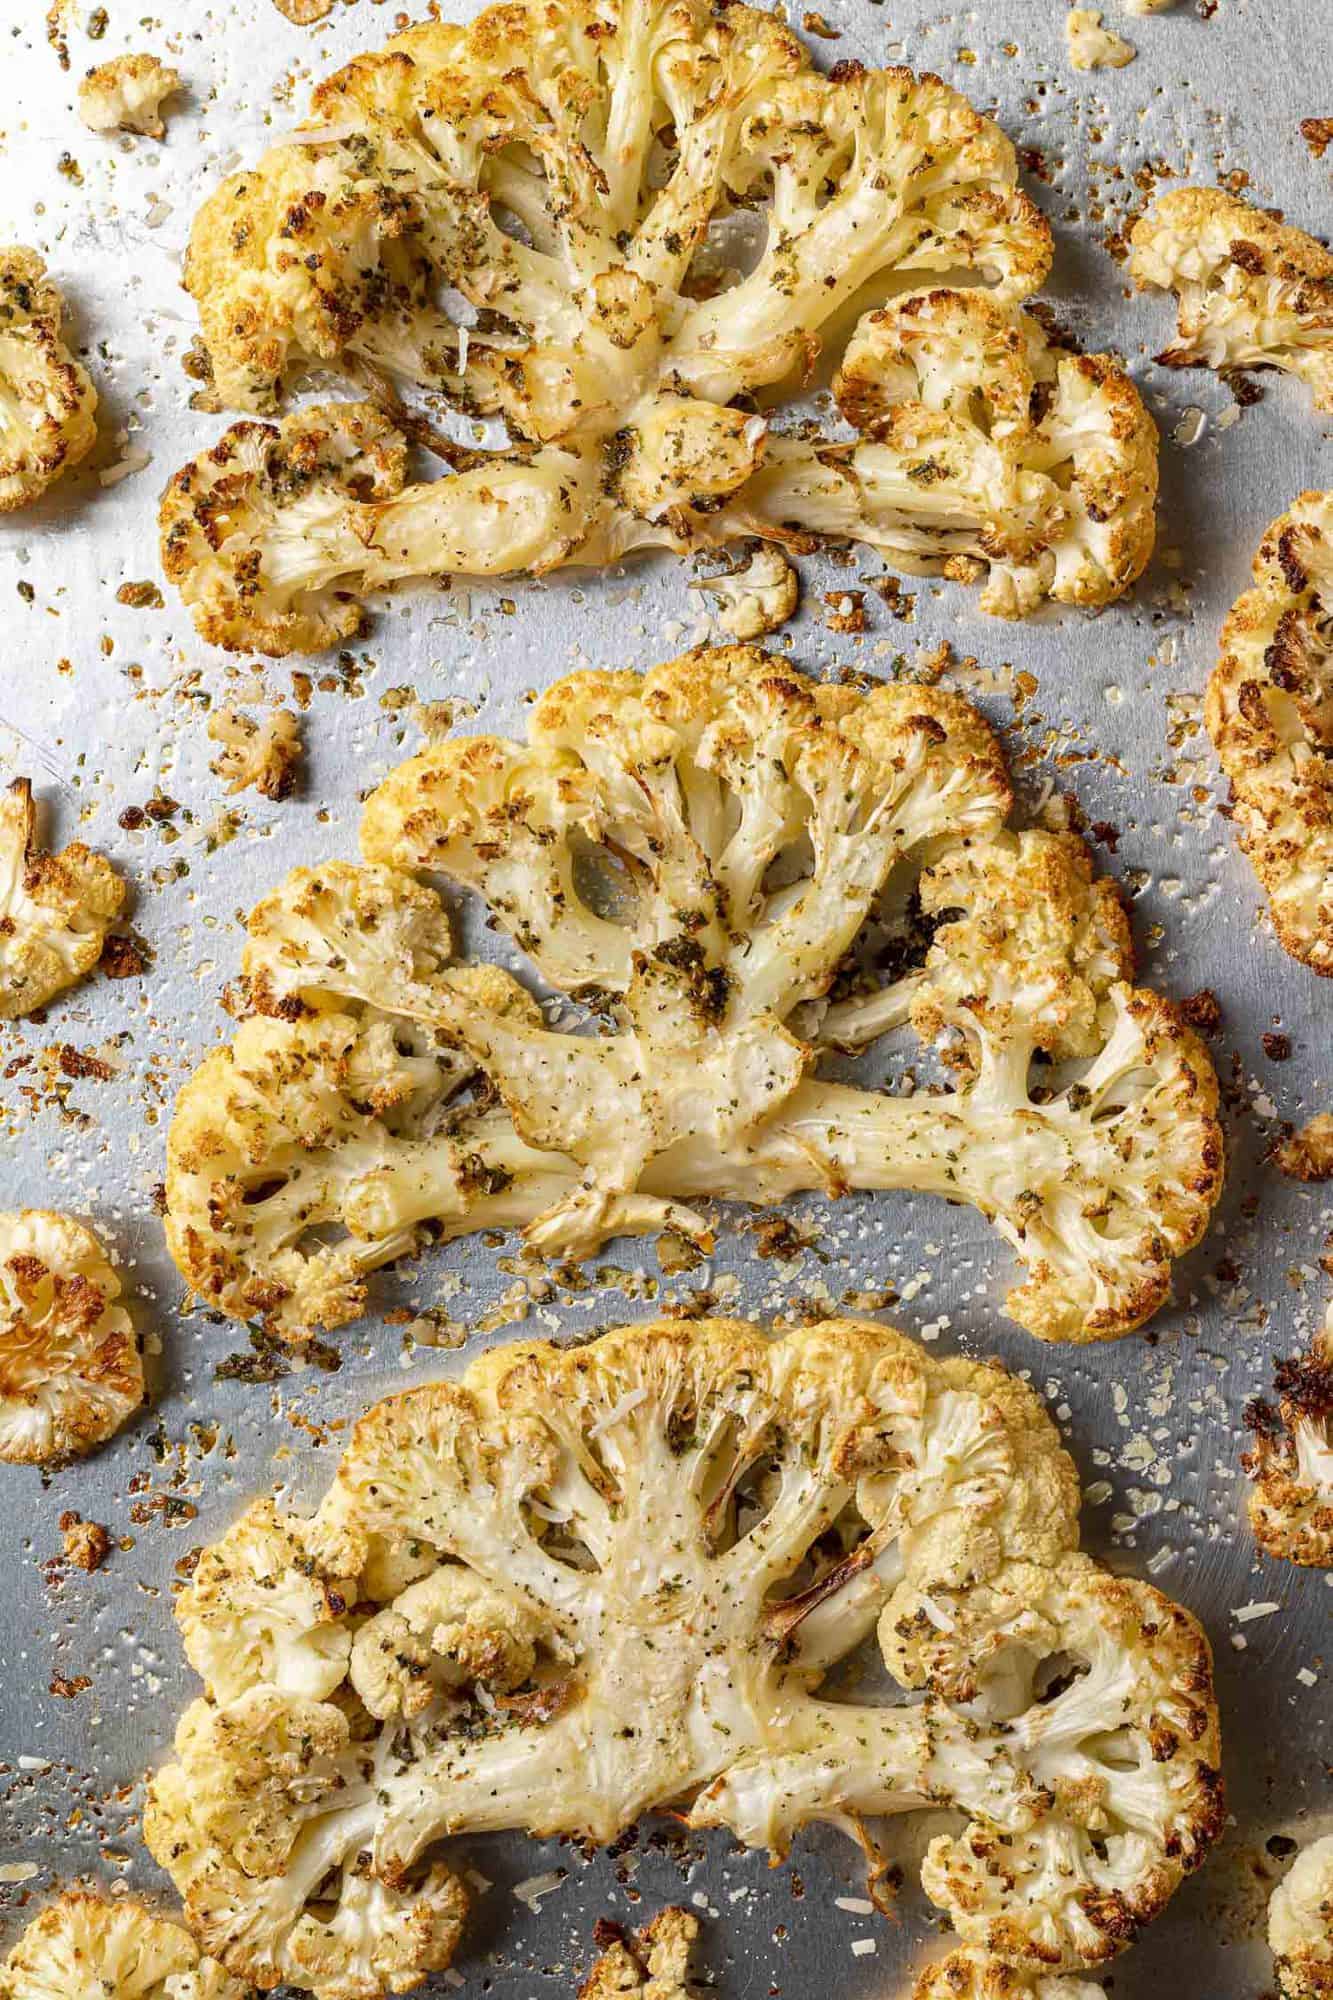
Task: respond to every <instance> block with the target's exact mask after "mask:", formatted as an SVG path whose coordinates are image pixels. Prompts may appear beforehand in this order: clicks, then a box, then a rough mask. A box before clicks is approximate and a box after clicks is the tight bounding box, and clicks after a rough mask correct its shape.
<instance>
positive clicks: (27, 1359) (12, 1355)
mask: <svg viewBox="0 0 1333 2000" xmlns="http://www.w3.org/2000/svg"><path fill="white" fill-rule="evenodd" d="M119 1297H120V1279H119V1277H118V1276H117V1274H116V1272H115V1269H114V1268H113V1266H112V1264H111V1263H110V1261H109V1259H108V1257H107V1254H106V1251H105V1250H104V1249H103V1247H102V1245H101V1244H100V1243H99V1242H98V1240H97V1238H96V1237H95V1236H94V1235H93V1233H92V1231H91V1230H90V1229H85V1228H84V1226H83V1224H82V1223H79V1222H75V1221H74V1220H73V1218H72V1217H71V1216H68V1215H60V1214H57V1213H56V1212H55V1211H54V1210H51V1209H43V1208H24V1209H19V1210H17V1211H14V1212H11V1213H9V1214H5V1215H0V1458H5V1459H9V1460H10V1461H11V1462H12V1463H14V1464H18V1465H55V1464H59V1463H61V1462H62V1461H63V1460H65V1459H69V1458H77V1457H81V1456H82V1455H83V1454H84V1453H85V1452H89V1451H93V1450H95V1449H96V1447H97V1446H98V1445H99V1444H102V1443H104V1442H105V1440H106V1439H107V1438H109V1437H110V1436H111V1435H112V1434H113V1432H115V1431H118V1430H119V1429H120V1427H121V1425H122V1424H123V1423H125V1422H126V1420H127V1419H128V1418H129V1417H131V1416H133V1414H134V1412H135V1411H136V1410H137V1409H138V1407H139V1405H140V1404H141V1403H142V1402H143V1396H144V1378H143V1362H142V1360H141V1359H140V1356H139V1347H138V1343H137V1341H136V1340H135V1337H134V1327H133V1324H132V1323H131V1320H130V1316H129V1314H128V1313H127V1312H126V1310H125V1308H124V1307H123V1306H122V1305H118V1304H117V1300H118V1299H119Z"/></svg>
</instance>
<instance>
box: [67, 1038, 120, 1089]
mask: <svg viewBox="0 0 1333 2000" xmlns="http://www.w3.org/2000/svg"><path fill="white" fill-rule="evenodd" d="M58 1060H59V1063H60V1068H61V1071H62V1073H63V1074H64V1075H65V1076H72V1077H79V1078H82V1077H92V1078H93V1079H94V1080H95V1081H96V1082H97V1083H110V1081H111V1079H112V1077H114V1076H115V1074H116V1072H115V1070H114V1069H113V1068H112V1067H111V1064H110V1063H109V1062H104V1061H103V1060H102V1058H101V1056H94V1055H90V1054H89V1053H88V1051H87V1050H86V1049H76V1048H75V1047H74V1045H73V1043H72V1042H62V1043H61V1044H60V1048H59V1055H58Z"/></svg>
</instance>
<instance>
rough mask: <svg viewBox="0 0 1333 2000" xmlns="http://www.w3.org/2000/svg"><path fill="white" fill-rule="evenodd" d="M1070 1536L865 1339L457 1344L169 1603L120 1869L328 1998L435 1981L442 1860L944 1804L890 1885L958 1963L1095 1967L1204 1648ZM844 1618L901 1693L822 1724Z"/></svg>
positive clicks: (1169, 1886)
mask: <svg viewBox="0 0 1333 2000" xmlns="http://www.w3.org/2000/svg"><path fill="white" fill-rule="evenodd" d="M1077 1510H1078V1480H1077V1475H1076V1472H1075V1469H1074V1466H1073V1464H1072V1463H1071V1461H1070V1460H1069V1458H1068V1457H1067V1456H1066V1454H1065V1453H1064V1451H1063V1450H1062V1449H1061V1447H1060V1443H1059V1439H1058V1437H1057V1434H1056V1432H1055V1429H1054V1426H1053V1425H1052V1424H1051V1423H1050V1421H1049V1419H1048V1418H1047V1417H1046V1415H1045V1413H1044V1410H1043V1409H1042V1406H1041V1404H1040V1401H1039V1399H1038V1398H1037V1397H1036V1396H1035V1395H1034V1394H1033V1392H1032V1391H1031V1390H1029V1389H1028V1388H1026V1387H1025V1386H1024V1385H1023V1384H1021V1383H1019V1382H1018V1381H1016V1380H1014V1379H1012V1378H1011V1377H1009V1376H1007V1375H1006V1374H1005V1373H1004V1372H1003V1371H1002V1370H1001V1369H999V1368H997V1367H993V1366H988V1365H982V1364H978V1363H974V1362H971V1361H967V1360H963V1359H951V1360H945V1361H942V1362H937V1361H934V1360H933V1359H931V1358H929V1357H928V1356H927V1355H926V1354H925V1353H924V1352H923V1351H922V1350H921V1349H920V1348H919V1347H917V1346H916V1345H914V1343H913V1342H911V1341H909V1340H907V1339H906V1338H904V1337H903V1336H902V1335H901V1334H898V1333H895V1332H894V1331H893V1330H892V1329H890V1328H888V1327H884V1326H880V1325H876V1324H872V1323H870V1322H859V1321H850V1320H843V1321H838V1320H834V1321H828V1322H826V1323H824V1324H822V1325H820V1326H818V1327H815V1328H809V1329H803V1330H801V1331H799V1332H794V1333H790V1334H788V1335H786V1336H785V1337H784V1338H782V1339H772V1340H770V1339H768V1338H767V1337H766V1336H765V1335H764V1334H763V1333H762V1332H760V1331H759V1330H758V1329H756V1328H753V1327H749V1326H745V1325H742V1324H740V1323H738V1322H735V1321H725V1320H711V1321H710V1320H704V1321H699V1322H695V1323H692V1324H685V1323H681V1322H660V1323H650V1324H647V1325H642V1326H638V1327H629V1328H622V1329H620V1330H618V1331H616V1332H613V1333H609V1334H606V1335H603V1336H602V1337H601V1338H600V1339H598V1340H596V1341H593V1342H592V1343H591V1344H589V1345H586V1346H583V1347H581V1348H578V1349H573V1350H570V1349H559V1348H556V1347H553V1346H551V1345H549V1344H546V1343H542V1342H533V1343H519V1344H514V1345H511V1346H508V1347H501V1348H497V1349H493V1350H492V1351H491V1352H490V1353H488V1354H485V1355H483V1356H481V1357H480V1359H478V1360H477V1361H474V1363H473V1364H472V1366H471V1367H470V1368H469V1370H468V1372H467V1374H466V1376H465V1377H464V1378H463V1380H462V1381H461V1382H459V1383H448V1382H439V1383H434V1384H432V1385H429V1386H427V1387H425V1388H422V1389H419V1390H416V1391H414V1392H412V1393H409V1394H407V1395H403V1396H397V1397H393V1398H391V1399H390V1400H388V1401H387V1402H384V1403H380V1404H378V1405H377V1406H375V1407H374V1408H373V1409H371V1410H370V1411H368V1412H367V1414H366V1415H365V1416H364V1417H363V1418H362V1419H361V1421H360V1423H359V1424H358V1425H357V1427H356V1430H355V1431H354V1433H353V1436H352V1440H351V1443H350V1445H349V1448H348V1450H347V1452H346V1455H345V1456H344V1458H343V1461H342V1463H341V1465H340V1467H339V1469H338V1472H337V1474H336V1476H335V1478H334V1481H333V1484H332V1486H331V1487H330V1489H329V1491H328V1492H327V1494H326V1495H325V1497H324V1499H323V1500H322V1502H321V1503H320V1505H319V1507H318V1509H317V1510H316V1512H315V1513H314V1515H313V1516H312V1517H310V1518H308V1519H305V1518H299V1517H296V1516H286V1517H281V1516H277V1515H275V1514H274V1512H273V1510H272V1508H271V1507H269V1506H268V1505H267V1503H265V1505H264V1506H263V1507H261V1508H260V1509H259V1510H252V1511H251V1512H250V1513H248V1514H246V1515H244V1516H243V1517H242V1518H241V1520H240V1521H239V1522H238V1524H237V1525H236V1527H235V1528H233V1529H232V1530H231V1532H230V1533H229V1534H228V1535H227V1536H225V1537H224V1538H223V1540H222V1541H221V1542H220V1543H219V1544H217V1546H216V1547H215V1549H214V1550H213V1551H212V1552H211V1559H212V1567H211V1569H210V1572H209V1576H208V1579H207V1583H206V1596H205V1598H204V1600H202V1601H201V1600H200V1599H198V1598H197V1597H196V1595H195V1592H196V1590H197V1588H198V1586H197V1585H196V1584H191V1585H190V1586H188V1587H187V1588H186V1590H185V1591H184V1592H183V1593H182V1595H181V1598H180V1600H179V1608H180V1616H181V1622H182V1626H183V1630H184V1634H185V1643H186V1649H187V1651H188V1653H189V1656H190V1658H191V1660H192V1662H193V1663H194V1664H195V1665H196V1666H197V1667H200V1668H201V1670H202V1671H203V1672H204V1673H205V1675H206V1679H207V1686H206V1693H205V1697H204V1698H203V1699H201V1700H199V1701H196V1702H195V1703H194V1705H193V1706H192V1707H191V1708H190V1709H189V1710H188V1711H187V1712H186V1714H185V1716H184V1718H183V1719H182V1722H181V1724H180V1727H179V1730H178V1732H177V1736H176V1751H175V1760H174V1761H173V1762H171V1763H169V1764H168V1765H167V1766H166V1767H165V1769H163V1770H161V1771H160V1772H159V1773H158V1774H157V1775H156V1777H155V1778H154V1779H153V1780H152V1781H151V1784H150V1787H149V1797H148V1804H147V1808H146V1811H145V1816H144V1829H145V1835H146V1838H147V1841H148V1844H149V1847H150V1848H151V1850H152V1852H153V1854H154V1856H155V1857H156V1859H157V1860H158V1861H159V1862H160V1863H161V1864H162V1866H163V1867H164V1868H166V1869H167V1871H168V1872H169V1873H170V1875H171V1876H172V1878H173V1880H174V1882H175V1884H176V1886H177V1888H178V1889H179V1891H180V1893H181V1894H182V1896H183V1897H184V1899H185V1906H186V1912H187V1915H188V1917H189V1920H190V1923H191V1925H192V1926H193V1928H194V1931H195V1934H196V1936H197V1937H198V1939H199V1941H200V1944H201V1946H202V1947H203V1948H204V1949H205V1950H207V1951H209V1952H212V1953H214V1954H215V1955H216V1956H217V1957H219V1958H220V1959H221V1960H222V1961H223V1963H224V1964H225V1965H226V1966H227V1968H228V1970H229V1971H231V1972H232V1973H234V1974H235V1975H236V1976H237V1977H238V1978H249V1979H253V1980H255V1981H256V1983H257V1984H259V1985H261V1986H263V1987H269V1986H272V1985H275V1984H279V1983H281V1982H284V1981H285V1982H287V1983H289V1984H291V1985H293V1986H295V1987H297V1988H298V1989H300V1990H304V1991H309V1992H312V1993H315V1994H317V1995H320V1996H323V2000H362V1996H370V1995H373V1994H377V1993H379V1992H380V1991H381V1989H382V1988H385V1987H387V1988H388V1989H389V1990H391V1991H393V1992H403V1991H407V1990H408V1989H409V1988H411V1987H412V1986H413V1985H414V1984H415V1983H416V1982H418V1981H419V1980H421V1979H423V1978H424V1977H425V1975H426V1974H427V1972H429V1971H432V1970H439V1969H441V1968H443V1967H444V1966H445V1965H447V1963H448V1961H449V1958H450V1956H451V1954H452V1952H453V1950H454V1947H455V1944H456V1942H457V1939H458V1936H459V1932H460V1929H461V1925H462V1921H463V1915H464V1892H463V1889H462V1887H461V1884H460V1881H459V1878H458V1876H457V1875H456V1874H455V1873H454V1872H453V1861H452V1858H451V1856H450V1855H449V1853H448V1851H447V1850H445V1851H444V1852H443V1853H442V1852H441V1851H440V1850H439V1849H438V1846H437V1843H439V1842H440V1841H441V1840H442V1839H445V1838H446V1837H447V1838H448V1839H450V1840H452V1839H453V1838H454V1837H456V1836H462V1835H466V1834H468V1833H472V1832H486V1831H496V1830H500V1829H504V1828H522V1829H525V1830H527V1831H528V1832H530V1833H531V1834H533V1835H535V1836H537V1837H539V1838H545V1837H549V1836H553V1835H557V1834H568V1835H571V1836H573V1837H574V1838H579V1839H591V1840H596V1841H603V1842H606V1841H611V1840H613V1839H615V1838H616V1836H617V1835H618V1834H619V1833H620V1832H621V1831H622V1830H623V1829H624V1828H625V1827H627V1826H628V1825H630V1824H631V1823H632V1822H633V1821H634V1820H635V1819H636V1818H637V1817H638V1816H639V1815H640V1814H641V1813H644V1812H646V1811H649V1810H652V1809H655V1808H661V1807H665V1806H667V1805H668V1804H673V1805H674V1806H675V1808H676V1809H677V1810H679V1811H680V1812H682V1813H683V1814H684V1815H685V1818H686V1821H687V1824H688V1825H690V1826H691V1827H696V1828H698V1827H708V1826H725V1827H728V1828H730V1829H731V1831H732V1832H733V1833H734V1834H735V1835H736V1837H737V1838H738V1839H739V1840H741V1841H742V1842H744V1843H745V1844H746V1845H749V1846H754V1847H767V1848H769V1849H771V1850H772V1851H774V1852H775V1853H782V1852H784V1851H785V1850H786V1848H787V1846H788V1844H789V1843H790V1841H791V1840H792V1839H793V1837H794V1836H795V1835H796V1834H797V1833H798V1832H799V1830H800V1829H801V1828H802V1827H803V1826H804V1825H806V1824H807V1823H809V1822H810V1821H813V1820H828V1821H831V1822H833V1823H835V1824H839V1825H843V1826H855V1825H856V1824H857V1823H858V1822H859V1820H860V1819H861V1817H862V1816H867V1815H870V1816H873V1815H881V1814H888V1813H899V1812H912V1811H916V1810H919V1809H924V1808H927V1807H931V1808H935V1807H942V1806H952V1807H954V1808H956V1809H957V1810H958V1812H959V1813H960V1814H961V1815H962V1819H961V1820H960V1822H959V1826H960V1830H959V1831H956V1832H955V1833H952V1834H942V1835H940V1836H939V1837H938V1838H936V1839H935V1840H934V1841H932V1843H931V1846H930V1849H929V1852H928V1854H927V1858H926V1862H925V1867H924V1871H923V1880H924V1882H925V1886H926V1888H927V1890H928V1891H929V1893H930V1895H931V1897H932V1898H933V1900H934V1901H935V1902H936V1903H937V1904H938V1905H939V1906H940V1907H941V1908H943V1909H944V1910H946V1911H947V1912H948V1913H949V1915H950V1917H951V1919H952V1921H953V1923H954V1924H955V1926H956V1927H957V1929H958V1930H959V1931H960V1932H961V1933H962V1936H963V1938H964V1939H965V1940H966V1941H967V1942H969V1943H972V1944H975V1945H977V1946H980V1947H984V1948H985V1949H988V1950H995V1951H999V1952H1002V1953H1003V1954H1004V1955H1005V1956H1006V1957H1007V1958H1009V1959H1011V1960H1013V1961H1015V1962H1018V1963H1024V1964H1029V1965H1031V1966H1033V1967H1037V1968H1042V1969H1046V1970H1051V1971H1058V1970H1060V1969H1061V1968H1063V1967H1066V1966H1074V1965H1078V1964H1083V1963H1089V1964H1090V1963H1096V1962H1099V1961H1101V1960H1103V1959H1106V1958H1109V1957H1111V1956H1113V1955H1114V1954H1115V1953H1116V1952H1117V1951H1119V1950H1120V1949H1121V1947H1122V1946H1123V1945H1124V1944H1126V1943H1127V1942H1128V1941H1129V1940H1130V1939H1131V1938H1132V1936H1133V1935H1134V1933H1135V1931H1136V1929H1137V1928H1138V1926H1139V1925H1140V1924H1142V1923H1143V1922H1145V1921H1147V1920H1148V1919H1149V1918H1150V1917H1152V1916H1154V1915H1155V1914H1156V1913H1157V1912H1158V1911H1159V1910H1160V1908H1161V1907H1162V1905H1163V1903H1164V1902H1165V1901H1166V1899H1167V1898H1168V1897H1169V1896H1170V1894H1171V1893H1172V1891H1173V1890H1174V1888H1175V1886H1176V1884H1177V1883H1178V1882H1179V1880H1180V1879H1181V1877H1182V1875H1183V1874H1184V1873H1185V1871H1187V1870H1188V1869H1191V1868H1193V1867H1194V1866H1195V1865H1196V1864H1197V1863H1198V1862H1199V1861H1200V1860H1201V1859H1202V1858H1203V1855H1204V1853H1205V1851H1206V1850H1207V1848H1208V1846H1209V1844H1210V1842H1211V1841H1212V1839H1213V1838H1214V1836H1215V1834H1216V1832H1217V1830H1218V1827H1219V1824H1220V1818H1221V1813H1222V1800H1221V1791H1220V1780H1219V1778H1218V1774H1217V1758H1218V1738H1217V1717H1216V1709H1215V1704H1214V1701H1213V1695H1212V1684H1211V1668H1210V1660H1209V1653H1208V1647H1207V1643H1206V1641H1205V1639H1204V1638H1203V1635H1202V1634H1201V1633H1200V1631H1199V1630H1198V1628H1197V1627H1196V1626H1195V1624H1194V1622H1193V1620H1192V1619H1191V1618H1190V1617H1189V1616H1188V1614H1187V1613H1185V1612H1184V1611H1182V1610H1181V1609H1180V1608H1179V1607H1178V1606H1176V1605H1174V1604H1171V1603H1169V1602H1168V1601H1167V1599H1165V1598H1163V1597H1162V1596H1160V1595H1159V1594H1158V1592H1157V1591H1155V1590H1153V1589H1151V1588H1149V1587H1148V1586H1146V1585H1144V1584H1141V1583H1138V1582H1135V1581H1132V1580H1130V1579H1127V1578H1120V1577H1112V1576H1109V1575H1107V1574H1106V1573H1105V1572H1104V1571H1102V1570H1101V1569H1099V1568H1098V1567H1097V1565H1096V1564H1095V1563H1094V1562H1092V1561H1091V1560H1090V1559H1089V1558H1088V1557H1086V1556H1083V1555H1080V1554H1079V1553H1078V1552H1077V1540H1078V1525H1077ZM278 1534H280V1535H283V1536H286V1537H288V1538H290V1547H291V1550H292V1554H291V1558H290V1560H289V1562H288V1564H287V1566H286V1567H285V1568H284V1569H279V1568H277V1567H276V1564H277V1561H278V1555H277V1550H276V1547H275V1535H278ZM256 1538H258V1541H259V1543H260V1547H259V1549H258V1550H257V1551H256V1550H255V1549H254V1547H253V1544H254V1541H255V1539H256ZM386 1550H393V1551H397V1552H401V1554H402V1555H403V1556H404V1557H405V1558H406V1559H407V1565H408V1566H407V1574H408V1575H409V1576H410V1577H411V1581H408V1582H407V1583H406V1584H405V1585H404V1583H403V1581H402V1576H401V1566H400V1575H399V1576H396V1577H391V1576H388V1575H386V1574H385V1573H384V1553H385V1551H386ZM206 1560H207V1558H206ZM271 1566H272V1567H271ZM203 1573H204V1572H203V1565H202V1564H201V1568H200V1574H201V1576H202V1575H203ZM228 1574H235V1575H236V1577H237V1578H238V1587H237V1589H236V1591H235V1592H234V1594H233V1593H232V1592H231V1591H230V1590H229V1589H228V1588H227V1587H226V1583H225V1578H226V1576H227V1575H228ZM219 1578H222V1579H223V1581H222V1583H221V1584H220V1583H219ZM257 1578H263V1579H266V1581H265V1582H264V1584H263V1587H262V1598H263V1601H262V1602H260V1601H259V1597H258V1596H257V1592H256V1579H257ZM339 1606H342V1607H347V1608H343V1609H339V1608H338V1607H339ZM353 1607H354V1608H353ZM872 1632H877V1633H878V1643H879V1647H880V1652H881V1654H882V1656H883V1659H884V1662H885V1664H886V1666H887V1668H888V1670H889V1672H890V1673H891V1675H892V1676H893V1678H894V1679H895V1681H896V1682H897V1683H898V1685H899V1686H900V1687H901V1688H903V1689H904V1690H909V1691H911V1693H912V1694H913V1696H914V1697H917V1696H919V1697H920V1698H919V1700H918V1699H914V1700H913V1701H912V1702H911V1703H910V1704H908V1705H904V1706H901V1707H887V1706H860V1705H857V1704H855V1703H849V1702H844V1701H842V1700H833V1699H825V1698H823V1697H822V1696H821V1694H820V1692H819V1690H820V1686H821V1683H822V1682H823V1680H824V1678H825V1676H826V1675H827V1674H828V1672H829V1671H830V1670H831V1669H832V1668H833V1667H834V1666H835V1665H836V1664H837V1663H838V1662H839V1661H840V1660H842V1659H843V1658H844V1657H845V1656H846V1655H847V1654H848V1653H850V1652H851V1651H852V1650H853V1648H855V1647H856V1646H858V1645H859V1644H860V1643H861V1642H862V1641H863V1640H866V1639H868V1638H869V1636H870V1635H871V1633H872ZM377 1982H378V1983H377Z"/></svg>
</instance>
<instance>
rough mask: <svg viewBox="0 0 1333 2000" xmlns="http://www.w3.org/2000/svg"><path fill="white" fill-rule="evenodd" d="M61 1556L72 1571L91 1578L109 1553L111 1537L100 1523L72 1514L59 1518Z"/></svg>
mask: <svg viewBox="0 0 1333 2000" xmlns="http://www.w3.org/2000/svg"><path fill="white" fill-rule="evenodd" d="M60 1538H61V1554H62V1556H63V1557H64V1560H65V1561H66V1562H67V1563H69V1564H70V1566H71V1568H73V1569H81V1570H85V1571H87V1573H88V1574H89V1575H90V1576H91V1574H92V1573H93V1571H94V1570H99V1569H101V1567H102V1564H103V1563H104V1562H105V1561H106V1559H107V1557H108V1556H109V1555H110V1553H111V1536H110V1535H109V1533H108V1532H107V1530H106V1529H105V1528H104V1527H103V1526H102V1524H101V1522H100V1521H85V1520H84V1518H83V1516H82V1514H75V1513H73V1512H71V1513H68V1514H62V1515H61V1517H60Z"/></svg>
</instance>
